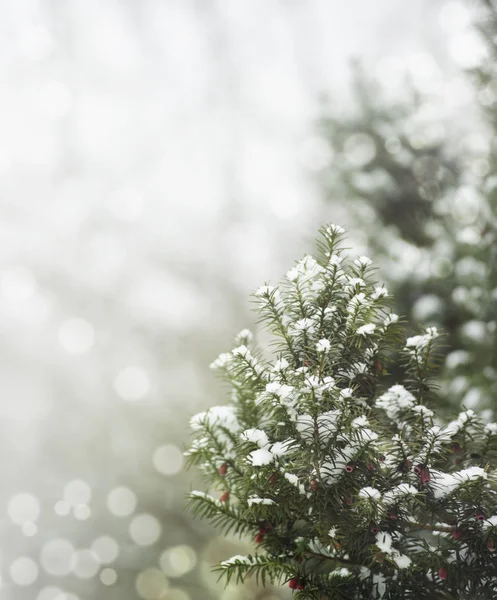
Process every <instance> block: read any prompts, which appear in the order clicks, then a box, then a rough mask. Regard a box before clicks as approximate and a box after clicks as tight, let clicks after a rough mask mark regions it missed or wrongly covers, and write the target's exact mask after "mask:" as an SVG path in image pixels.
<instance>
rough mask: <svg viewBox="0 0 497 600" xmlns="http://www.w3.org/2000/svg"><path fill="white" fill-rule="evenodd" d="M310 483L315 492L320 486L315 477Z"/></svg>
mask: <svg viewBox="0 0 497 600" xmlns="http://www.w3.org/2000/svg"><path fill="white" fill-rule="evenodd" d="M310 485H311V490H313V491H314V492H315V491H316V490H317V489H318V487H319V483H318V482H317V481H316V480H315V479H313V480H312V481H311V484H310Z"/></svg>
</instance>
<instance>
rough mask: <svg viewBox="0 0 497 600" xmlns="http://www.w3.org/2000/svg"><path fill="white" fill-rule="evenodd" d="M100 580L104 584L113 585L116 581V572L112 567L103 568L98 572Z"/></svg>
mask: <svg viewBox="0 0 497 600" xmlns="http://www.w3.org/2000/svg"><path fill="white" fill-rule="evenodd" d="M100 581H101V582H102V583H103V584H104V585H114V584H115V583H116V581H117V573H116V571H115V570H114V569H110V568H105V569H102V571H101V572H100Z"/></svg>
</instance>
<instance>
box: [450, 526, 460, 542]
mask: <svg viewBox="0 0 497 600" xmlns="http://www.w3.org/2000/svg"><path fill="white" fill-rule="evenodd" d="M461 535H462V531H461V530H460V529H457V528H456V529H454V530H453V532H452V539H453V540H458V539H459V538H460V537H461Z"/></svg>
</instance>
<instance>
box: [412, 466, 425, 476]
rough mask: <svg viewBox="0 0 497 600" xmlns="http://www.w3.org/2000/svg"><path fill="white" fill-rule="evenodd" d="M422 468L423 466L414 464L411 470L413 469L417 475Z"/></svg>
mask: <svg viewBox="0 0 497 600" xmlns="http://www.w3.org/2000/svg"><path fill="white" fill-rule="evenodd" d="M422 468H423V467H421V465H416V466H415V467H414V469H413V471H414V473H415V474H416V475H419V474H420V473H421V469H422Z"/></svg>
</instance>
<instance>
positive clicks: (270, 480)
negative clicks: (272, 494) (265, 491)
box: [269, 473, 278, 484]
mask: <svg viewBox="0 0 497 600" xmlns="http://www.w3.org/2000/svg"><path fill="white" fill-rule="evenodd" d="M277 479H278V473H273V474H272V475H271V476H270V477H269V483H273V484H274V483H276V480H277Z"/></svg>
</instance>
